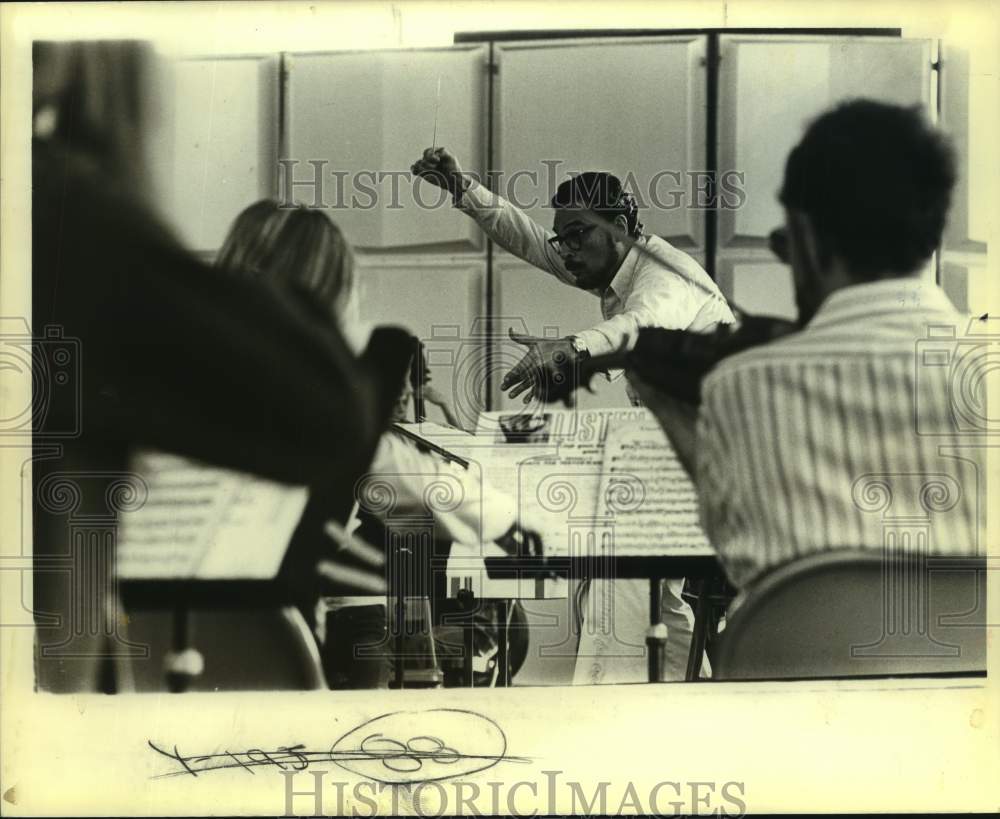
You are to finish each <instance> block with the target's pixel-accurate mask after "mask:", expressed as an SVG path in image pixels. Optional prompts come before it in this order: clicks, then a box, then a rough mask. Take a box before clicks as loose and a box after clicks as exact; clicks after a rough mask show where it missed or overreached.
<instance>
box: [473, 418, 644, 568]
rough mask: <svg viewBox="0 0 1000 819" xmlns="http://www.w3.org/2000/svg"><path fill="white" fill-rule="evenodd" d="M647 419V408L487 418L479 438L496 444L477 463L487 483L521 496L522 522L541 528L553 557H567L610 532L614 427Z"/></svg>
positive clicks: (546, 547)
mask: <svg viewBox="0 0 1000 819" xmlns="http://www.w3.org/2000/svg"><path fill="white" fill-rule="evenodd" d="M644 417H646V413H645V411H644V410H635V409H597V410H577V409H569V410H547V411H546V412H544V413H535V414H533V415H522V414H519V413H516V412H503V411H500V412H488V413H482V414H481V415H480V417H479V424H478V429H477V435H476V437H477V438H479V439H481V440H483V441H492V442H493V446H491V447H489V448H488V449H482V450H481V451H480V453H479V454H478V456H477V457H478V458H479V459H480V462H481V463H482V467H483V474H484V475H485V476H486V477H487V479H488V480H489V481H490V482H491V483H492V484H494V485H495V486H497V488H499V489H503V490H504V491H506V492H508V493H511V494H513V495H514V496H515V497H516V498H517V500H518V508H519V510H520V512H521V515H522V519H523V520H525V521H530V522H531V523H532V524H533V525H534V526H535V527H536V528H537V529H538V530H539V532H540V534H541V535H542V538H543V541H544V543H545V551H546V554H549V555H553V556H563V555H567V554H569V551H570V543H571V541H572V540H573V539H574V538H576V539H577V541H579V539H580V538H587V537H588V536H590V534H591V533H592V532H594V531H595V529H597V528H600V527H602V526H603V523H604V521H603V513H602V511H601V510H600V509H599V508H598V502H597V501H598V496H599V490H600V488H601V480H602V478H601V475H602V471H603V469H604V462H605V455H604V449H605V438H606V435H607V430H608V428H609V425H610V424H611V423H613V422H616V423H623V424H629V423H635V422H636V421H637V420H639V419H641V418H644ZM599 518H602V519H601V520H599Z"/></svg>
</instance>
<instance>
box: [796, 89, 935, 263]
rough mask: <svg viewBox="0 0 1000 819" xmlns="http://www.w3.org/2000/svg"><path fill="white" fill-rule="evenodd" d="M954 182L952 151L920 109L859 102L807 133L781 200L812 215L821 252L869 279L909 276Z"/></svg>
mask: <svg viewBox="0 0 1000 819" xmlns="http://www.w3.org/2000/svg"><path fill="white" fill-rule="evenodd" d="M954 184H955V160H954V155H953V153H952V149H951V146H950V144H949V143H948V141H947V140H946V139H945V137H944V136H943V135H942V134H941V133H940V132H939V131H937V130H936V129H935V128H933V127H932V126H931V125H930V124H929V123H928V122H927V120H926V119H925V118H924V116H923V114H922V113H921V111H920V107H919V106H914V107H911V108H905V107H902V106H898V105H887V104H885V103H881V102H875V101H873V100H867V99H857V100H852V101H850V102H845V103H843V104H841V105H839V106H837V107H836V108H834V109H833V110H832V111H828V112H827V113H825V114H823V115H821V116H820V117H818V118H817V119H816V120H815V121H814V122H813V123H812V124H811V125H810V126H809V128H808V130H807V131H806V134H805V136H804V137H803V138H802V141H801V142H800V143H799V144H798V145H797V146H796V147H795V148H794V149H793V150H792V152H791V154H790V155H789V157H788V163H787V165H786V166H785V181H784V186H783V187H782V189H781V193H780V195H779V199H780V200H781V203H782V204H783V205H784V206H785V207H787V208H789V209H790V210H798V211H802V212H804V213H805V214H807V215H808V216H809V217H810V219H811V221H812V224H813V227H814V228H815V229H816V231H817V233H818V234H819V238H820V245H821V249H822V250H823V252H824V254H830V253H834V254H836V255H838V256H840V257H841V258H842V259H843V260H844V261H845V262H846V263H847V265H848V266H849V267H850V269H851V271H852V272H853V273H854V274H855V275H857V276H858V277H860V278H862V279H872V278H877V277H879V276H883V275H887V274H888V275H893V274H895V275H905V274H908V273H912V272H914V271H915V270H917V269H918V268H919V267H920V266H921V264H923V263H924V262H925V261H926V260H927V259H928V258H929V257H930V255H931V254H932V253H933V252H934V250H935V248H937V246H938V244H939V243H940V241H941V232H942V231H943V230H944V224H945V219H946V217H947V213H948V205H949V202H950V199H951V190H952V187H953V186H954Z"/></svg>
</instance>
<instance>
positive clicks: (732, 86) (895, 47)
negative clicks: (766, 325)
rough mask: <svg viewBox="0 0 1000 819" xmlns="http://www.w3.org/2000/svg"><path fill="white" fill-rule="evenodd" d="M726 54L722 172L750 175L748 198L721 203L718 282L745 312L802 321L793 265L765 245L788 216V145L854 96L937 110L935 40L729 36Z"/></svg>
mask: <svg viewBox="0 0 1000 819" xmlns="http://www.w3.org/2000/svg"><path fill="white" fill-rule="evenodd" d="M720 57H721V62H720V66H719V105H718V122H719V126H718V127H719V143H718V157H719V170H720V173H723V172H726V171H736V172H738V173H741V174H743V182H742V186H743V191H744V193H745V196H744V198H743V201H742V203H741V204H740V206H739V207H738V208H726V207H720V208H719V219H718V224H719V239H718V245H717V255H716V279H717V281H718V282H719V285H720V287H721V288H722V290H723V292H724V293H725V294H726V296H727V297H729V298H730V299H731V300H732V301H734V302H735V303H736V304H737V305H738V306H739V307H741V308H742V309H744V310H747V311H749V312H752V313H762V314H766V315H779V316H783V317H786V318H794V316H795V315H796V309H795V301H794V294H793V288H792V280H791V272H790V270H789V269H788V268H787V267H786V266H784V265H782V264H780V263H778V262H777V261H776V260H775V259H774V257H773V256H772V255H771V253H770V251H769V250H768V249H767V236H768V234H769V233H770V231H771V230H772V229H773V228H775V227H778V226H779V225H781V224H783V223H784V214H783V212H782V209H781V206H780V204H779V203H778V201H777V191H778V188H779V187H780V185H781V180H782V177H783V176H784V167H785V160H786V158H787V157H788V153H789V151H790V150H791V149H792V147H794V145H795V144H796V143H797V142H798V141H799V139H800V138H801V137H802V134H803V133H804V131H805V128H806V126H807V125H808V123H809V121H810V120H811V119H812V118H813V117H815V116H816V115H818V114H820V113H821V112H823V111H825V110H826V109H828V108H830V107H831V106H833V105H835V104H836V103H837V102H840V101H843V100H846V99H850V98H852V97H869V98H872V99H877V100H882V101H885V102H893V103H898V104H903V105H914V104H917V105H923V106H924V107H925V108H926V109H927V110H928V111H932V110H933V99H932V88H931V74H932V67H931V64H932V62H933V58H932V43H931V41H929V40H900V39H893V38H865V37H861V38H859V37H850V38H847V37H770V36H753V37H750V36H746V37H744V36H729V37H727V36H723V37H721V38H720ZM928 275H929V276H931V277H932V276H933V269H932V267H931V268H929V269H928Z"/></svg>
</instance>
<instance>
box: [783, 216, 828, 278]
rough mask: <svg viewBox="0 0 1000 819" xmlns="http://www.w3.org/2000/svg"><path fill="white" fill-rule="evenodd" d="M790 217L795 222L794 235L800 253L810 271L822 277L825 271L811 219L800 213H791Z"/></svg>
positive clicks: (820, 249)
mask: <svg viewBox="0 0 1000 819" xmlns="http://www.w3.org/2000/svg"><path fill="white" fill-rule="evenodd" d="M790 217H791V219H792V220H794V222H795V228H796V234H797V238H798V240H799V244H800V252H801V253H803V254H804V255H805V257H806V261H807V262H808V264H809V268H810V269H811V270H814V271H816V273H817V274H819V275H822V274H823V271H824V270H825V269H826V265H825V264H824V263H823V261H824V253H823V251H822V247H821V243H820V238H819V234H818V233H817V232H816V228H815V227H814V226H813V222H812V219H810V218H809V216H808V214H805V213H803V212H802V211H792V212H791V214H790Z"/></svg>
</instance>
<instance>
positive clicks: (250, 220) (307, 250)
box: [216, 199, 354, 320]
mask: <svg viewBox="0 0 1000 819" xmlns="http://www.w3.org/2000/svg"><path fill="white" fill-rule="evenodd" d="M216 265H217V266H218V267H220V268H222V269H223V270H227V271H229V272H232V273H236V274H243V275H256V276H263V277H265V278H269V279H272V280H275V281H280V282H283V283H286V284H291V285H293V286H295V287H297V288H298V289H300V290H304V291H305V292H307V293H308V294H310V295H311V296H312V297H313V298H314V299H315V300H316V301H317V303H318V304H319V305H320V306H322V307H323V308H325V309H327V310H329V311H331V312H332V313H333V315H334V317H335V318H337V319H338V320H340V319H341V318H342V317H343V315H344V313H345V311H347V309H348V308H349V306H350V305H351V303H352V302H353V300H354V256H353V253H352V252H351V246H350V245H349V244H348V242H347V239H346V238H344V235H343V234H342V233H341V232H340V229H339V228H338V227H337V226H336V225H335V224H334V223H333V221H332V220H331V219H330V218H329V217H328V216H327V215H326V214H325V213H322V212H321V211H318V210H310V209H308V208H306V207H305V206H304V205H298V206H294V207H287V206H284V207H283V206H282V205H280V204H279V203H278V202H276V201H275V200H273V199H263V200H261V201H259V202H255V203H254V204H252V205H250V207H248V208H246V209H245V210H244V211H243V212H242V213H241V214H240V215H239V216H237V217H236V221H234V222H233V225H232V227H231V228H230V229H229V235H228V236H227V237H226V240H225V242H223V244H222V247H221V248H220V250H219V254H218V256H217V258H216Z"/></svg>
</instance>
